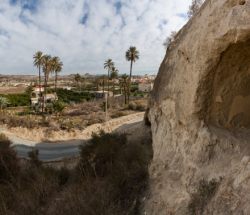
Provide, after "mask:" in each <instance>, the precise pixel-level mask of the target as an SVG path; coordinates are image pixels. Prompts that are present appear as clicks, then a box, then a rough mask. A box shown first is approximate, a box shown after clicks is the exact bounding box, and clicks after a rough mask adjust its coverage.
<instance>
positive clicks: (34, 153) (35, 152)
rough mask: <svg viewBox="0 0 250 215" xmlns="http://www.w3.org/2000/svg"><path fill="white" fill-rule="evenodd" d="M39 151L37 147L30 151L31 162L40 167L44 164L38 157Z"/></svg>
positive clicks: (32, 164)
mask: <svg viewBox="0 0 250 215" xmlns="http://www.w3.org/2000/svg"><path fill="white" fill-rule="evenodd" d="M38 155H39V151H38V150H37V149H33V150H32V151H30V152H29V153H28V156H29V159H30V164H31V166H34V167H40V166H41V165H42V162H41V161H40V160H39V158H38Z"/></svg>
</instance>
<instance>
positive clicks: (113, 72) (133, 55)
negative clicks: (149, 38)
mask: <svg viewBox="0 0 250 215" xmlns="http://www.w3.org/2000/svg"><path fill="white" fill-rule="evenodd" d="M125 57H126V60H127V61H129V62H130V72H129V76H128V75H126V74H124V75H122V76H121V79H120V85H121V86H122V89H123V90H124V96H125V104H127V103H129V100H130V93H131V90H130V89H131V79H132V71H133V63H135V62H136V61H137V60H138V59H139V51H138V50H137V49H136V47H135V46H131V47H130V48H129V49H128V50H127V51H126V54H125ZM104 69H107V71H108V77H107V78H108V95H109V80H110V79H111V80H113V79H115V78H117V77H118V72H119V71H118V69H117V68H116V67H115V64H114V62H113V60H112V59H108V60H106V61H105V63H104ZM103 85H104V81H103ZM113 89H114V85H113Z"/></svg>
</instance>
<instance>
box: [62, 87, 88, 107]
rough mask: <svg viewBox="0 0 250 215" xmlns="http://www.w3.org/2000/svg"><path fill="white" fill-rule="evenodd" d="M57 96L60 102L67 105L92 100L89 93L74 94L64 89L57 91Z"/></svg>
mask: <svg viewBox="0 0 250 215" xmlns="http://www.w3.org/2000/svg"><path fill="white" fill-rule="evenodd" d="M57 96H58V99H59V100H60V101H62V102H64V103H68V104H69V103H72V102H73V103H81V102H85V101H90V100H91V99H92V98H93V96H92V95H91V94H90V93H89V92H75V91H72V90H64V89H57Z"/></svg>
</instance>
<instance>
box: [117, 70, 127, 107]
mask: <svg viewBox="0 0 250 215" xmlns="http://www.w3.org/2000/svg"><path fill="white" fill-rule="evenodd" d="M119 81H120V85H121V87H122V88H123V94H124V103H125V105H126V104H127V98H128V89H129V76H128V75H127V74H124V75H122V76H121V78H120V80H119Z"/></svg>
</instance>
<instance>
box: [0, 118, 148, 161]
mask: <svg viewBox="0 0 250 215" xmlns="http://www.w3.org/2000/svg"><path fill="white" fill-rule="evenodd" d="M142 119H143V115H141V116H139V117H137V118H135V119H133V120H131V119H129V120H128V121H127V122H121V123H120V124H119V126H118V127H117V129H115V130H117V131H118V132H125V131H126V132H128V131H129V130H131V129H132V130H133V128H132V127H131V125H132V124H133V123H137V122H140V121H142ZM110 132H111V131H110ZM0 133H4V134H5V135H6V136H7V137H8V138H9V139H10V140H11V142H12V143H13V144H12V147H13V148H14V149H15V150H16V152H17V155H18V157H20V158H28V153H29V152H30V151H32V150H33V149H38V150H39V159H40V160H41V161H43V162H50V161H59V160H63V159H65V158H72V157H77V156H78V155H79V152H80V148H79V146H80V145H83V144H84V143H86V142H87V140H79V139H77V140H65V141H56V142H46V141H44V142H41V143H39V142H35V141H30V140H26V139H23V138H20V137H17V136H15V135H14V134H13V133H9V132H8V131H7V130H6V129H4V128H1V127H0Z"/></svg>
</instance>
